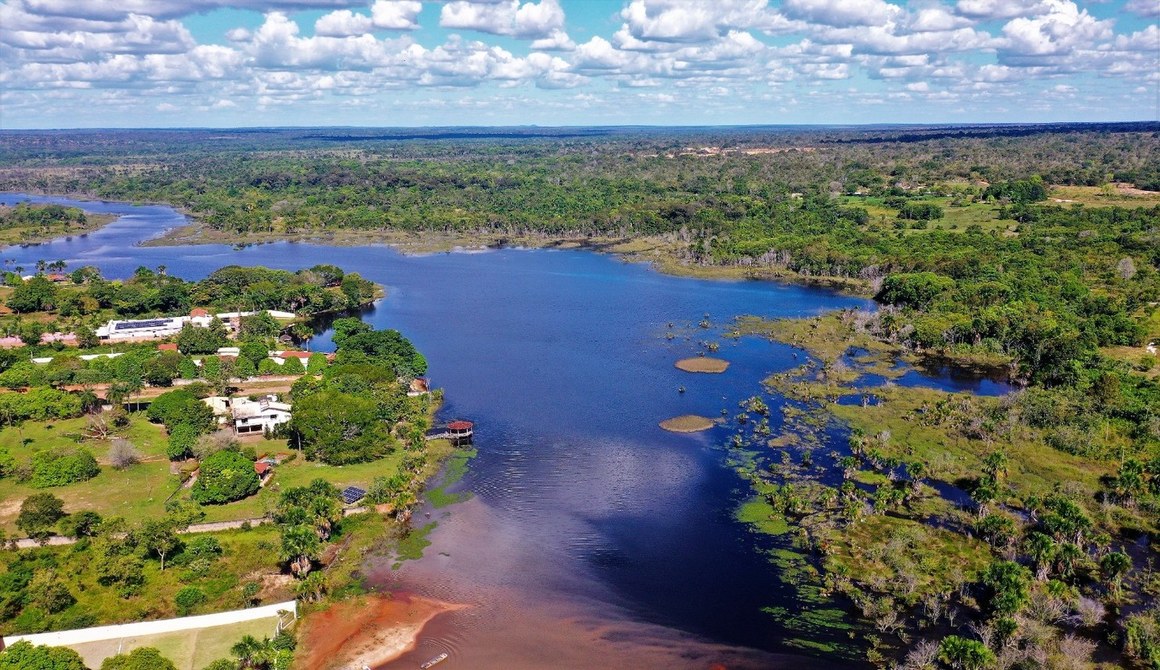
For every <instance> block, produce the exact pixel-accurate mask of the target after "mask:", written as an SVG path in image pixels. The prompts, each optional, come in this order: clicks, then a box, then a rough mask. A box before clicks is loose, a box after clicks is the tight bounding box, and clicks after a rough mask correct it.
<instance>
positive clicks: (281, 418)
mask: <svg viewBox="0 0 1160 670" xmlns="http://www.w3.org/2000/svg"><path fill="white" fill-rule="evenodd" d="M202 402H204V403H205V404H206V405H209V407H210V409H212V410H213V413H214V415H216V416H217V417H218V423H219V424H220V425H225V424H229V423H232V424H233V428H234V432H235V433H237V434H238V435H252V434H262V433H265V432H266V431H273V430H274V428H276V427H277V426H280V425H282V424H284V423H288V422H289V421H290V417H291V414H290V405H289V404H288V403H284V402H278V397H277V396H275V395H268V396H266V397H264V398H260V399H258V400H250V399H249V398H222V397H217V396H215V397H210V398H205V399H204V400H202Z"/></svg>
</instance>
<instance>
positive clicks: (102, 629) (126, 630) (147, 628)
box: [4, 600, 298, 647]
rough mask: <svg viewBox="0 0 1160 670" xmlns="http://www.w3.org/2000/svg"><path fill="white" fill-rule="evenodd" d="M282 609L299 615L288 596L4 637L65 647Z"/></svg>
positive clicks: (239, 619) (7, 642) (201, 625)
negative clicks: (259, 603) (176, 614)
mask: <svg viewBox="0 0 1160 670" xmlns="http://www.w3.org/2000/svg"><path fill="white" fill-rule="evenodd" d="M281 612H289V613H291V614H292V615H293V616H294V618H297V617H298V601H297V600H289V601H286V602H284V603H277V604H274V605H264V606H262V607H252V608H250V609H244V610H233V611H232V612H218V613H216V614H202V615H199V616H187V617H181V618H178V619H161V620H159V621H140V622H137V623H123V624H118V625H115V626H97V627H95V628H78V629H76V630H59V631H56V632H53V633H36V634H34V635H11V636H8V637H5V638H4V644H5V645H11V644H12V643H14V642H19V641H21V640H27V641H28V642H31V643H32V644H37V645H41V644H43V645H48V646H50V647H64V646H68V645H73V644H83V643H85V642H99V641H101V640H119V639H121V638H126V637H140V636H143V635H157V634H159V633H174V632H179V631H184V630H193V629H196V628H212V627H213V626H228V625H229V624H234V623H241V622H243V621H253V620H255V619H265V618H273V617H278V618H279V627H281V626H282V623H281V618H282V615H281Z"/></svg>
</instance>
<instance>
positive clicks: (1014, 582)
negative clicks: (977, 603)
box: [983, 561, 1031, 614]
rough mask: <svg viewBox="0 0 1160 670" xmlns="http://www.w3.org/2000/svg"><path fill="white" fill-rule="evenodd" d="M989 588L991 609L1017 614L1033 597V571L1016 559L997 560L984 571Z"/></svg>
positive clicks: (997, 611)
mask: <svg viewBox="0 0 1160 670" xmlns="http://www.w3.org/2000/svg"><path fill="white" fill-rule="evenodd" d="M983 583H984V584H986V585H987V587H988V589H989V594H988V595H989V596H990V597H989V605H990V609H991V610H992V611H993V612H995V613H998V614H1017V613H1018V612H1019V611H1020V610H1021V609H1023V608H1024V606H1026V605H1027V603H1028V601H1029V600H1030V599H1031V573H1030V571H1028V570H1027V568H1025V567H1023V566H1022V565H1019V564H1018V563H1016V562H1014V561H995V562H994V563H992V564H991V565H989V566H987V569H986V570H985V571H984V572H983Z"/></svg>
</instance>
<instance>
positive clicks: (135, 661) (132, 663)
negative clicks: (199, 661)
mask: <svg viewBox="0 0 1160 670" xmlns="http://www.w3.org/2000/svg"><path fill="white" fill-rule="evenodd" d="M101 670H177V666H176V665H174V664H173V661H171V660H169V659H168V658H165V657H164V656H162V655H161V652H160V651H159V650H157V649H155V648H153V647H138V648H136V649H134V650H133V651H131V652H129V653H128V654H117V655H116V656H110V657H108V658H106V659H105V660H104V662H102V663H101Z"/></svg>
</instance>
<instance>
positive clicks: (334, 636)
mask: <svg viewBox="0 0 1160 670" xmlns="http://www.w3.org/2000/svg"><path fill="white" fill-rule="evenodd" d="M465 607H467V606H466V605H458V604H453V603H445V602H440V601H438V600H433V599H430V598H423V597H421V596H417V595H413V594H408V593H401V592H397V593H393V594H391V595H389V596H382V595H369V596H365V597H360V598H356V599H352V600H347V601H343V602H338V603H334V604H332V605H330V606H328V607H326V608H325V609H322V610H317V611H314V612H312V613H311V614H310V616H309V617H307V618H306V619H305V620H304V621H303V623H302V625H301V628H300V629H299V631H298V637H299V651H298V654H297V655H296V657H295V667H297V668H303V669H306V668H309V669H310V670H328V669H331V668H344V669H345V668H362V667H377V666H380V665H383V664H386V663H389V662H391V661H393V660H395V659H396V658H398V657H400V656H402V655H403V654H405V653H407V652H409V651H411V650H412V649H414V648H415V642H416V639H417V638H418V635H419V633H420V632H421V631H422V630H423V628H424V626H426V625H427V624H428V622H430V621H431V620H432V619H434V618H435V617H437V616H439V615H441V614H444V613H447V612H455V611H458V610H461V609H464V608H465Z"/></svg>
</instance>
